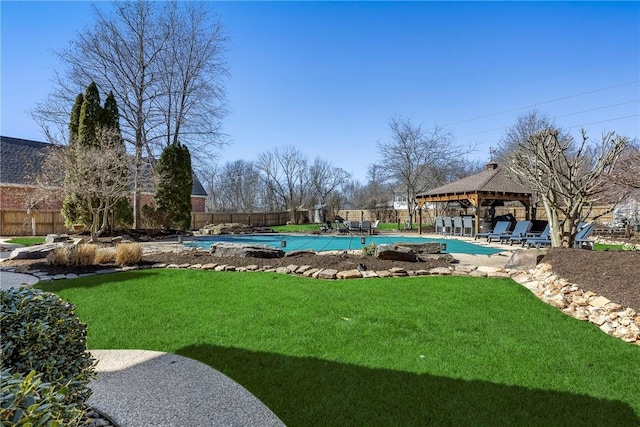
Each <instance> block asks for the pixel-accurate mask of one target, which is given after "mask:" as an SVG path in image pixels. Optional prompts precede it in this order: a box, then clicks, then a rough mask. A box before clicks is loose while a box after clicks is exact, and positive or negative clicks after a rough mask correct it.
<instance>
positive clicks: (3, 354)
mask: <svg viewBox="0 0 640 427" xmlns="http://www.w3.org/2000/svg"><path fill="white" fill-rule="evenodd" d="M0 330H2V341H0V368H1V369H2V371H3V372H2V376H3V399H2V410H3V414H4V413H5V411H7V412H6V414H7V416H8V414H9V413H12V415H11V417H12V419H13V417H16V416H17V415H16V413H18V412H21V413H22V414H23V415H24V414H26V413H27V412H24V410H23V409H22V408H21V406H20V405H26V407H27V409H28V410H29V411H31V410H32V409H36V407H32V405H34V404H35V403H38V402H39V401H40V400H42V401H43V404H44V403H56V405H57V404H58V403H60V404H64V405H71V406H74V405H83V404H84V402H85V401H86V400H87V398H88V397H89V396H90V395H91V390H90V389H89V388H88V385H89V382H90V381H91V380H92V379H94V378H95V372H94V361H93V359H91V356H90V354H89V353H88V352H87V326H86V325H85V324H84V323H81V322H80V320H79V319H78V316H77V315H76V313H75V307H74V306H73V305H72V304H70V303H68V302H66V301H63V300H62V299H60V297H58V296H57V295H55V294H52V293H49V292H43V291H40V290H37V289H31V288H11V289H7V290H4V289H3V290H1V291H0ZM32 371H33V374H32ZM16 374H18V375H17V376H16ZM6 375H11V378H13V379H14V380H15V381H14V382H13V383H12V384H13V385H12V386H11V387H13V388H15V389H16V392H17V393H18V394H22V395H24V396H23V398H20V399H19V398H18V397H17V396H18V395H15V396H13V397H11V396H9V397H7V399H5V398H4V397H6V396H5V392H4V385H5V384H6V383H7V382H11V381H9V379H7V378H5V376H6ZM24 381H27V383H24V384H23V382H24ZM16 382H20V384H18V385H16V384H17V383H16ZM41 383H47V384H46V385H43V384H41ZM7 386H9V385H7ZM41 392H42V395H41ZM13 398H15V399H14V400H11V399H13ZM53 406H55V405H53ZM41 409H42V411H43V415H42V417H51V416H53V415H51V414H49V415H47V413H48V412H47V410H46V408H45V407H43V408H41ZM52 410H53V409H52ZM20 416H22V415H19V416H17V417H18V418H20ZM24 416H26V415H24ZM4 419H5V417H4V415H3V420H4ZM44 419H46V418H44ZM23 424H24V425H27V424H25V423H24V422H20V423H18V425H23ZM3 425H4V424H3ZM34 425H38V424H34ZM64 425H66V424H64Z"/></svg>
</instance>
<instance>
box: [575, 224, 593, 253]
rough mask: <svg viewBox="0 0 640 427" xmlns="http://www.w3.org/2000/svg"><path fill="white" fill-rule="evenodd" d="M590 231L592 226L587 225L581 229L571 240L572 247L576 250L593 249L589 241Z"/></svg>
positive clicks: (591, 241)
mask: <svg viewBox="0 0 640 427" xmlns="http://www.w3.org/2000/svg"><path fill="white" fill-rule="evenodd" d="M592 231H593V224H587V225H585V226H584V227H582V228H581V229H580V231H578V233H577V234H576V237H574V239H573V247H574V248H576V249H582V248H586V249H593V240H589V236H590V235H591V232H592Z"/></svg>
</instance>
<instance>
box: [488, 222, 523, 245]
mask: <svg viewBox="0 0 640 427" xmlns="http://www.w3.org/2000/svg"><path fill="white" fill-rule="evenodd" d="M531 227H533V223H532V222H531V221H518V222H517V223H516V226H515V227H513V231H512V232H511V233H503V234H502V235H501V236H500V237H499V238H500V243H507V242H509V245H512V244H513V242H514V241H519V240H518V239H520V238H522V237H524V236H526V235H527V234H528V233H529V231H530V230H531ZM511 239H514V241H512V240H511ZM489 241H491V240H489Z"/></svg>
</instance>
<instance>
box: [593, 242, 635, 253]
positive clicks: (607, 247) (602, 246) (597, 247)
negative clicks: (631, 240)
mask: <svg viewBox="0 0 640 427" xmlns="http://www.w3.org/2000/svg"><path fill="white" fill-rule="evenodd" d="M593 250H594V251H624V250H625V248H624V246H623V245H615V244H611V243H594V244H593ZM627 250H629V249H627Z"/></svg>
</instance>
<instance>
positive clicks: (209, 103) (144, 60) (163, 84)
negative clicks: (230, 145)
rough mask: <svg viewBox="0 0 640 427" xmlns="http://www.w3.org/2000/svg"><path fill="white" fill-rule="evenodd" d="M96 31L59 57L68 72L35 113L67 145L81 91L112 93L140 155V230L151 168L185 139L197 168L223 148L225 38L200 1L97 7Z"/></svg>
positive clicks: (136, 190)
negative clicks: (68, 121) (69, 117)
mask: <svg viewBox="0 0 640 427" xmlns="http://www.w3.org/2000/svg"><path fill="white" fill-rule="evenodd" d="M94 14H95V24H94V25H93V27H91V28H86V29H84V30H83V31H81V32H79V33H78V35H77V37H76V38H74V39H73V40H71V42H70V45H71V46H70V48H69V49H68V50H65V51H62V52H59V53H58V55H59V57H60V59H61V60H62V62H63V63H64V64H65V65H66V66H67V69H66V70H65V71H64V72H63V73H60V74H57V76H56V80H55V85H54V90H53V92H52V93H51V95H50V96H49V98H48V99H47V100H45V101H44V102H42V103H41V104H39V105H38V106H37V107H36V109H35V110H34V111H33V116H34V118H35V119H36V120H37V121H38V122H39V123H40V124H41V126H42V127H43V129H45V132H46V133H47V134H48V135H49V136H50V139H53V140H55V141H64V139H65V138H64V137H63V136H61V135H64V132H59V131H57V130H56V129H64V126H65V124H64V121H65V112H68V111H69V110H70V109H71V105H72V104H73V96H75V94H77V93H78V92H79V90H78V88H82V87H84V86H86V84H87V82H91V81H95V82H96V83H97V85H98V87H99V88H100V90H101V91H102V92H103V93H107V92H109V91H113V94H114V95H115V98H116V100H117V103H118V106H119V107H120V114H121V116H122V118H123V121H122V132H123V136H124V138H125V140H126V141H127V142H128V143H130V144H131V146H132V147H133V151H134V153H135V174H134V202H133V204H134V224H133V226H134V228H137V227H138V225H139V219H140V208H141V206H140V191H141V187H142V182H141V181H142V179H143V173H142V170H143V167H144V163H145V157H146V159H147V160H146V161H149V162H151V164H152V165H153V163H154V159H155V157H156V156H157V155H159V153H160V152H161V150H162V148H163V147H164V146H166V145H168V144H169V143H172V142H174V141H177V140H180V141H181V142H182V143H183V144H185V145H186V146H188V147H189V148H190V151H191V152H192V153H193V156H194V162H196V163H198V162H203V163H206V161H207V159H209V158H210V156H212V155H214V153H215V151H216V149H217V148H219V146H220V145H221V143H222V139H221V134H220V132H219V129H220V120H221V118H222V117H223V116H224V113H225V108H224V105H225V99H224V88H223V85H222V83H223V81H224V79H225V78H226V76H227V70H226V68H225V63H224V57H223V53H224V46H225V43H226V39H225V36H224V33H223V31H222V26H221V24H220V22H219V21H217V20H214V19H211V16H210V13H209V11H208V10H207V9H206V8H205V7H204V6H203V5H202V4H198V3H195V2H182V3H175V2H148V1H141V0H138V1H132V2H116V3H114V10H113V13H107V12H103V11H102V10H101V9H99V8H97V7H94Z"/></svg>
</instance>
